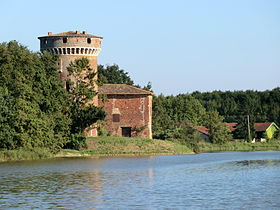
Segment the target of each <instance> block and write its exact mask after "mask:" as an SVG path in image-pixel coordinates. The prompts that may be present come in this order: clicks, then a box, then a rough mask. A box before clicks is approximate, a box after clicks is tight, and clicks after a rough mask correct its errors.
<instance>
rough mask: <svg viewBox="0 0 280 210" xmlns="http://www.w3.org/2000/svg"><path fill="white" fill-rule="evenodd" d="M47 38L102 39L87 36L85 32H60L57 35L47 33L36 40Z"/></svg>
mask: <svg viewBox="0 0 280 210" xmlns="http://www.w3.org/2000/svg"><path fill="white" fill-rule="evenodd" d="M47 37H86V38H99V39H103V37H101V36H95V35H91V34H88V33H87V32H85V31H82V32H80V31H66V32H61V33H57V34H53V33H52V32H48V35H47V36H40V37H38V39H40V38H47Z"/></svg>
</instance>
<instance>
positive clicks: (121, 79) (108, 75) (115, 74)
mask: <svg viewBox="0 0 280 210" xmlns="http://www.w3.org/2000/svg"><path fill="white" fill-rule="evenodd" d="M98 84H99V85H103V84H127V85H132V86H135V87H137V88H141V89H143V90H147V91H151V92H152V83H151V82H148V84H147V85H145V86H144V87H141V86H140V85H135V84H134V81H133V80H132V79H131V78H130V76H129V74H128V72H125V71H124V70H123V69H120V67H119V66H118V65H116V64H114V65H112V66H110V65H107V66H106V67H105V66H104V65H99V66H98Z"/></svg>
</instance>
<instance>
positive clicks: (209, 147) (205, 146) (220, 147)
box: [198, 141, 280, 152]
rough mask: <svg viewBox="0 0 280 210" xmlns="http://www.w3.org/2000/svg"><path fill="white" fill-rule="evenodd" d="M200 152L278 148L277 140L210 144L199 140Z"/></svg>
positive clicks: (279, 143) (279, 148)
mask: <svg viewBox="0 0 280 210" xmlns="http://www.w3.org/2000/svg"><path fill="white" fill-rule="evenodd" d="M198 147H199V151H200V152H222V151H270V150H275V151H277V150H280V142H279V141H271V142H257V143H245V142H227V143H225V144H211V143H206V142H200V143H199V144H198Z"/></svg>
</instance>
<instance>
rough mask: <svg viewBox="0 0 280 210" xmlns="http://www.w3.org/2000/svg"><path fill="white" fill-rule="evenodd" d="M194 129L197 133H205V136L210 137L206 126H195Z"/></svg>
mask: <svg viewBox="0 0 280 210" xmlns="http://www.w3.org/2000/svg"><path fill="white" fill-rule="evenodd" d="M194 128H195V129H196V130H197V131H199V132H200V133H203V134H205V135H209V130H208V129H207V128H205V127H204V126H195V127H194Z"/></svg>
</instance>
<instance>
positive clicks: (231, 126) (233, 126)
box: [226, 122, 238, 132]
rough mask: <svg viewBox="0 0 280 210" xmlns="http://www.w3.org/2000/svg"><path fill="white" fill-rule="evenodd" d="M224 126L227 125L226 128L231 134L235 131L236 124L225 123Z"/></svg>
mask: <svg viewBox="0 0 280 210" xmlns="http://www.w3.org/2000/svg"><path fill="white" fill-rule="evenodd" d="M226 125H227V128H228V129H229V130H230V131H231V132H233V131H235V130H236V126H237V125H238V123H235V122H234V123H226Z"/></svg>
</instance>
